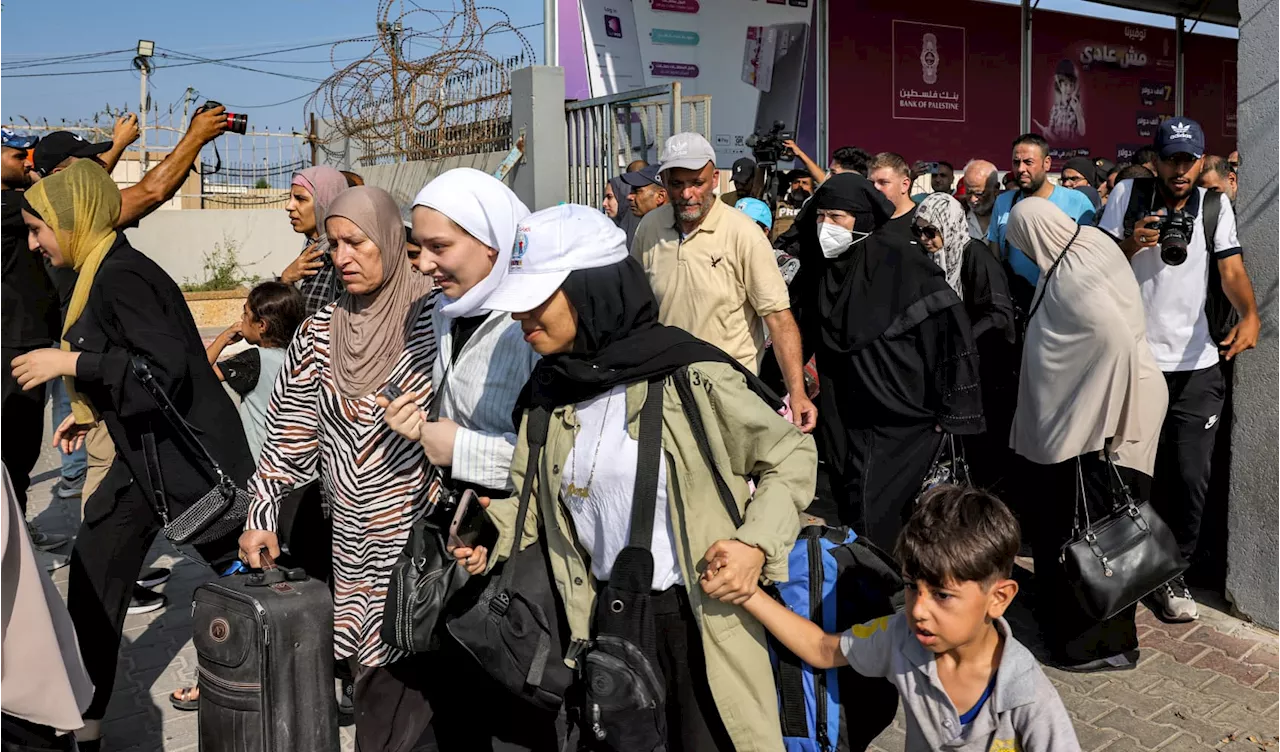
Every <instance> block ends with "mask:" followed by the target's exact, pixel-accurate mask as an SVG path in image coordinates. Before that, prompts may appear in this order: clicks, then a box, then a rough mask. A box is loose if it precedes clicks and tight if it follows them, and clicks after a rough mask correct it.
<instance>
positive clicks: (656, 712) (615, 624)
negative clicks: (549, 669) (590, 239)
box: [579, 378, 667, 752]
mask: <svg viewBox="0 0 1280 752" xmlns="http://www.w3.org/2000/svg"><path fill="white" fill-rule="evenodd" d="M663 381H664V380H663V379H661V378H658V379H654V380H652V381H650V382H649V393H648V395H647V397H646V398H645V401H644V407H642V408H641V410H640V448H639V452H638V454H637V457H636V483H635V492H634V493H633V495H632V503H631V535H630V538H629V540H628V541H627V546H626V548H624V549H622V550H621V551H620V552H618V557H617V558H616V559H615V560H614V562H613V571H612V573H611V574H610V576H609V581H608V582H607V583H604V584H603V586H602V587H601V588H600V591H599V592H598V593H596V604H595V618H594V619H593V627H594V629H593V632H594V636H593V637H592V639H591V641H590V642H589V643H588V644H587V647H586V648H585V650H584V652H583V655H582V657H581V659H580V660H579V666H580V670H581V672H582V692H583V695H584V698H583V700H584V702H583V715H582V722H583V735H584V736H586V735H590V737H591V739H592V740H593V741H592V742H591V744H590V746H591V748H592V749H596V750H603V751H605V752H657V751H658V750H665V749H666V742H667V723H666V710H665V707H666V696H667V688H666V682H665V680H664V679H663V676H662V670H661V667H660V665H659V663H658V655H657V626H656V624H655V622H654V618H653V610H652V603H651V601H650V593H651V592H652V590H653V552H652V551H651V548H652V546H653V516H654V513H655V512H656V510H657V494H658V469H659V466H660V465H659V463H660V462H661V459H662V457H661V452H662V392H663Z"/></svg>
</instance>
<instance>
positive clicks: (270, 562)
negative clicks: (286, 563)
mask: <svg viewBox="0 0 1280 752" xmlns="http://www.w3.org/2000/svg"><path fill="white" fill-rule="evenodd" d="M258 556H259V558H260V559H261V560H262V571H261V572H254V573H253V574H251V575H249V581H248V582H247V583H245V584H246V585H247V586H249V587H267V586H270V585H276V584H279V583H281V582H286V581H287V582H302V581H303V580H306V579H307V573H306V572H305V571H303V570H302V568H301V567H284V568H281V567H280V566H279V565H277V564H276V562H275V559H272V558H271V554H270V553H269V552H268V551H267V548H266V546H263V547H262V548H260V549H258Z"/></svg>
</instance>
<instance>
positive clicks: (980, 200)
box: [964, 159, 1000, 242]
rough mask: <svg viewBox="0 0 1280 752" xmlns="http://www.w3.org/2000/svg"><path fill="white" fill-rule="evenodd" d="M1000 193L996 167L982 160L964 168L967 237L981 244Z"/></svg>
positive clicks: (970, 162) (998, 175) (976, 160)
mask: <svg viewBox="0 0 1280 752" xmlns="http://www.w3.org/2000/svg"><path fill="white" fill-rule="evenodd" d="M999 193H1000V174H999V171H998V170H996V166H995V165H993V164H992V163H990V162H988V161H986V160H984V159H973V160H970V161H969V164H967V165H965V166H964V202H965V208H967V209H968V210H969V237H971V238H973V239H974V240H981V241H983V242H985V241H986V239H987V230H988V228H990V226H991V209H992V208H993V207H995V205H996V196H997V195H999Z"/></svg>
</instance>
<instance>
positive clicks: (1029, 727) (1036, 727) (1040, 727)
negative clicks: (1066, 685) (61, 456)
mask: <svg viewBox="0 0 1280 752" xmlns="http://www.w3.org/2000/svg"><path fill="white" fill-rule="evenodd" d="M1038 670H1039V668H1038V667H1037V671H1038ZM1013 730H1014V732H1016V733H1017V735H1018V748H1019V749H1022V750H1024V752H1079V750H1080V742H1079V740H1077V739H1076V730H1075V727H1074V726H1073V725H1072V724H1071V717H1070V716H1069V715H1067V708H1066V706H1064V705H1063V704H1062V698H1060V697H1058V692H1057V690H1055V689H1054V688H1053V685H1052V684H1050V683H1049V679H1048V678H1047V677H1045V676H1044V674H1041V675H1040V677H1039V681H1038V682H1037V687H1036V700H1035V702H1032V703H1030V704H1027V705H1023V706H1022V707H1018V708H1014V710H1013Z"/></svg>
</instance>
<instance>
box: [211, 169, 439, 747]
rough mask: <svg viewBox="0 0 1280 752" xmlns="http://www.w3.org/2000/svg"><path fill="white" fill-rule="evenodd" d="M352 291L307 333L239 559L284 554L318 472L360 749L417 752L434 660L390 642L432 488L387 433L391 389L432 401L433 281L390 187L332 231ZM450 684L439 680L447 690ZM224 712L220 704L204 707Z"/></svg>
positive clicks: (331, 218)
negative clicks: (395, 582)
mask: <svg viewBox="0 0 1280 752" xmlns="http://www.w3.org/2000/svg"><path fill="white" fill-rule="evenodd" d="M325 233H326V235H327V237H328V238H329V253H330V254H331V255H332V259H333V265H334V268H335V269H336V270H337V273H338V274H339V275H340V276H341V279H342V286H343V288H344V290H345V292H343V293H342V294H341V295H340V296H338V299H337V301H336V302H334V303H330V304H328V305H326V306H324V307H323V308H321V309H320V310H318V311H317V312H316V314H315V315H314V316H312V317H311V318H309V319H307V320H306V321H305V322H303V324H302V326H301V327H300V328H299V329H298V333H297V334H296V335H295V336H294V339H293V342H292V343H291V344H290V345H289V349H288V351H287V352H286V354H285V360H284V365H283V366H282V367H281V369H280V376H279V379H278V381H277V382H276V388H275V392H274V393H273V394H272V396H271V402H270V404H269V406H268V408H267V440H266V443H265V444H264V445H263V447H262V454H261V456H260V458H259V461H258V469H257V473H256V474H255V476H254V478H253V479H252V480H251V481H250V484H249V486H250V490H251V491H252V492H253V493H254V496H255V500H254V503H253V504H252V506H251V507H250V510H249V521H248V523H247V524H246V526H245V527H246V531H245V533H244V534H243V535H242V536H241V537H240V556H241V558H243V559H244V560H245V561H246V562H248V563H249V564H250V565H251V566H258V565H259V564H260V551H261V549H263V548H266V549H267V550H268V551H269V552H270V553H271V555H272V556H273V557H275V556H279V554H280V543H279V538H278V536H277V534H276V531H277V526H278V522H279V516H280V503H281V501H283V500H284V498H285V497H286V496H288V495H289V493H290V492H291V491H292V490H293V489H294V488H295V487H297V486H300V485H301V484H303V483H306V482H307V481H309V480H310V479H311V478H313V477H315V476H316V475H317V473H318V474H319V476H320V485H321V487H322V493H323V494H324V497H325V500H326V501H327V502H328V507H329V509H330V510H331V513H332V517H333V588H334V604H333V606H334V657H335V658H338V659H347V658H350V659H352V660H353V661H354V663H355V667H354V668H355V684H354V703H355V716H356V748H357V749H377V750H385V751H386V752H397V751H398V750H404V751H405V752H407V751H408V750H410V749H413V748H414V744H415V743H416V742H417V741H418V740H419V738H421V737H422V736H423V734H424V733H429V732H427V729H426V727H427V724H428V723H429V722H430V720H431V708H430V702H429V700H428V699H427V689H428V685H427V682H428V680H429V679H433V678H435V677H433V672H432V671H430V670H428V669H424V668H422V661H423V660H424V656H425V655H426V654H424V655H412V656H410V655H406V654H405V653H403V652H401V651H398V650H396V649H395V648H392V647H391V646H390V645H387V644H386V643H384V642H383V641H382V637H381V630H382V611H383V606H384V603H385V600H386V592H387V584H388V582H389V580H390V574H391V565H392V563H394V562H395V560H396V557H397V556H398V555H399V554H400V552H401V550H403V548H404V544H405V541H406V540H407V539H408V537H409V528H410V526H411V525H412V523H413V521H414V519H415V518H416V517H417V516H418V515H419V514H420V513H421V512H422V509H423V507H424V506H425V504H426V501H427V497H428V493H429V490H428V484H429V480H430V478H432V477H433V476H431V475H430V474H429V471H430V470H431V468H430V466H429V465H428V463H427V460H426V456H425V455H424V454H423V452H422V449H421V447H419V446H418V444H417V442H415V441H411V440H409V439H406V438H404V437H402V436H400V435H399V434H397V433H396V432H395V431H393V430H391V428H390V427H389V426H388V425H387V424H386V421H384V420H383V417H382V414H383V409H382V408H381V407H379V406H378V404H377V401H376V396H377V394H378V393H379V392H381V391H382V390H383V389H385V388H386V387H387V386H388V385H395V386H397V387H399V388H400V389H402V390H403V391H404V392H405V393H414V394H416V395H418V396H419V399H421V400H422V404H424V405H425V403H426V400H427V398H428V396H429V395H430V393H431V386H432V385H431V367H432V364H433V362H434V361H435V356H436V336H435V332H434V330H433V328H432V325H431V317H430V316H429V315H424V314H425V312H426V310H427V309H428V307H429V306H430V304H431V302H432V301H433V300H434V297H435V296H434V294H433V292H432V289H431V281H430V279H428V278H427V277H425V276H423V275H421V274H419V273H418V272H417V271H415V270H414V269H413V268H412V267H410V266H409V263H408V261H407V256H406V251H405V234H404V224H403V221H402V220H401V216H400V209H399V208H398V207H397V206H396V203H395V201H394V200H393V199H392V198H391V196H390V195H388V194H387V192H386V191H384V190H382V189H380V188H373V187H369V186H359V187H355V188H348V189H347V190H344V191H343V192H342V193H340V194H339V195H338V197H337V198H336V199H334V201H333V203H332V204H331V205H330V206H329V210H328V214H327V216H326V219H325ZM437 681H438V679H437ZM211 701H213V700H212V699H211V698H210V697H209V696H208V695H205V696H202V697H201V698H200V702H202V703H204V702H211Z"/></svg>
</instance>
